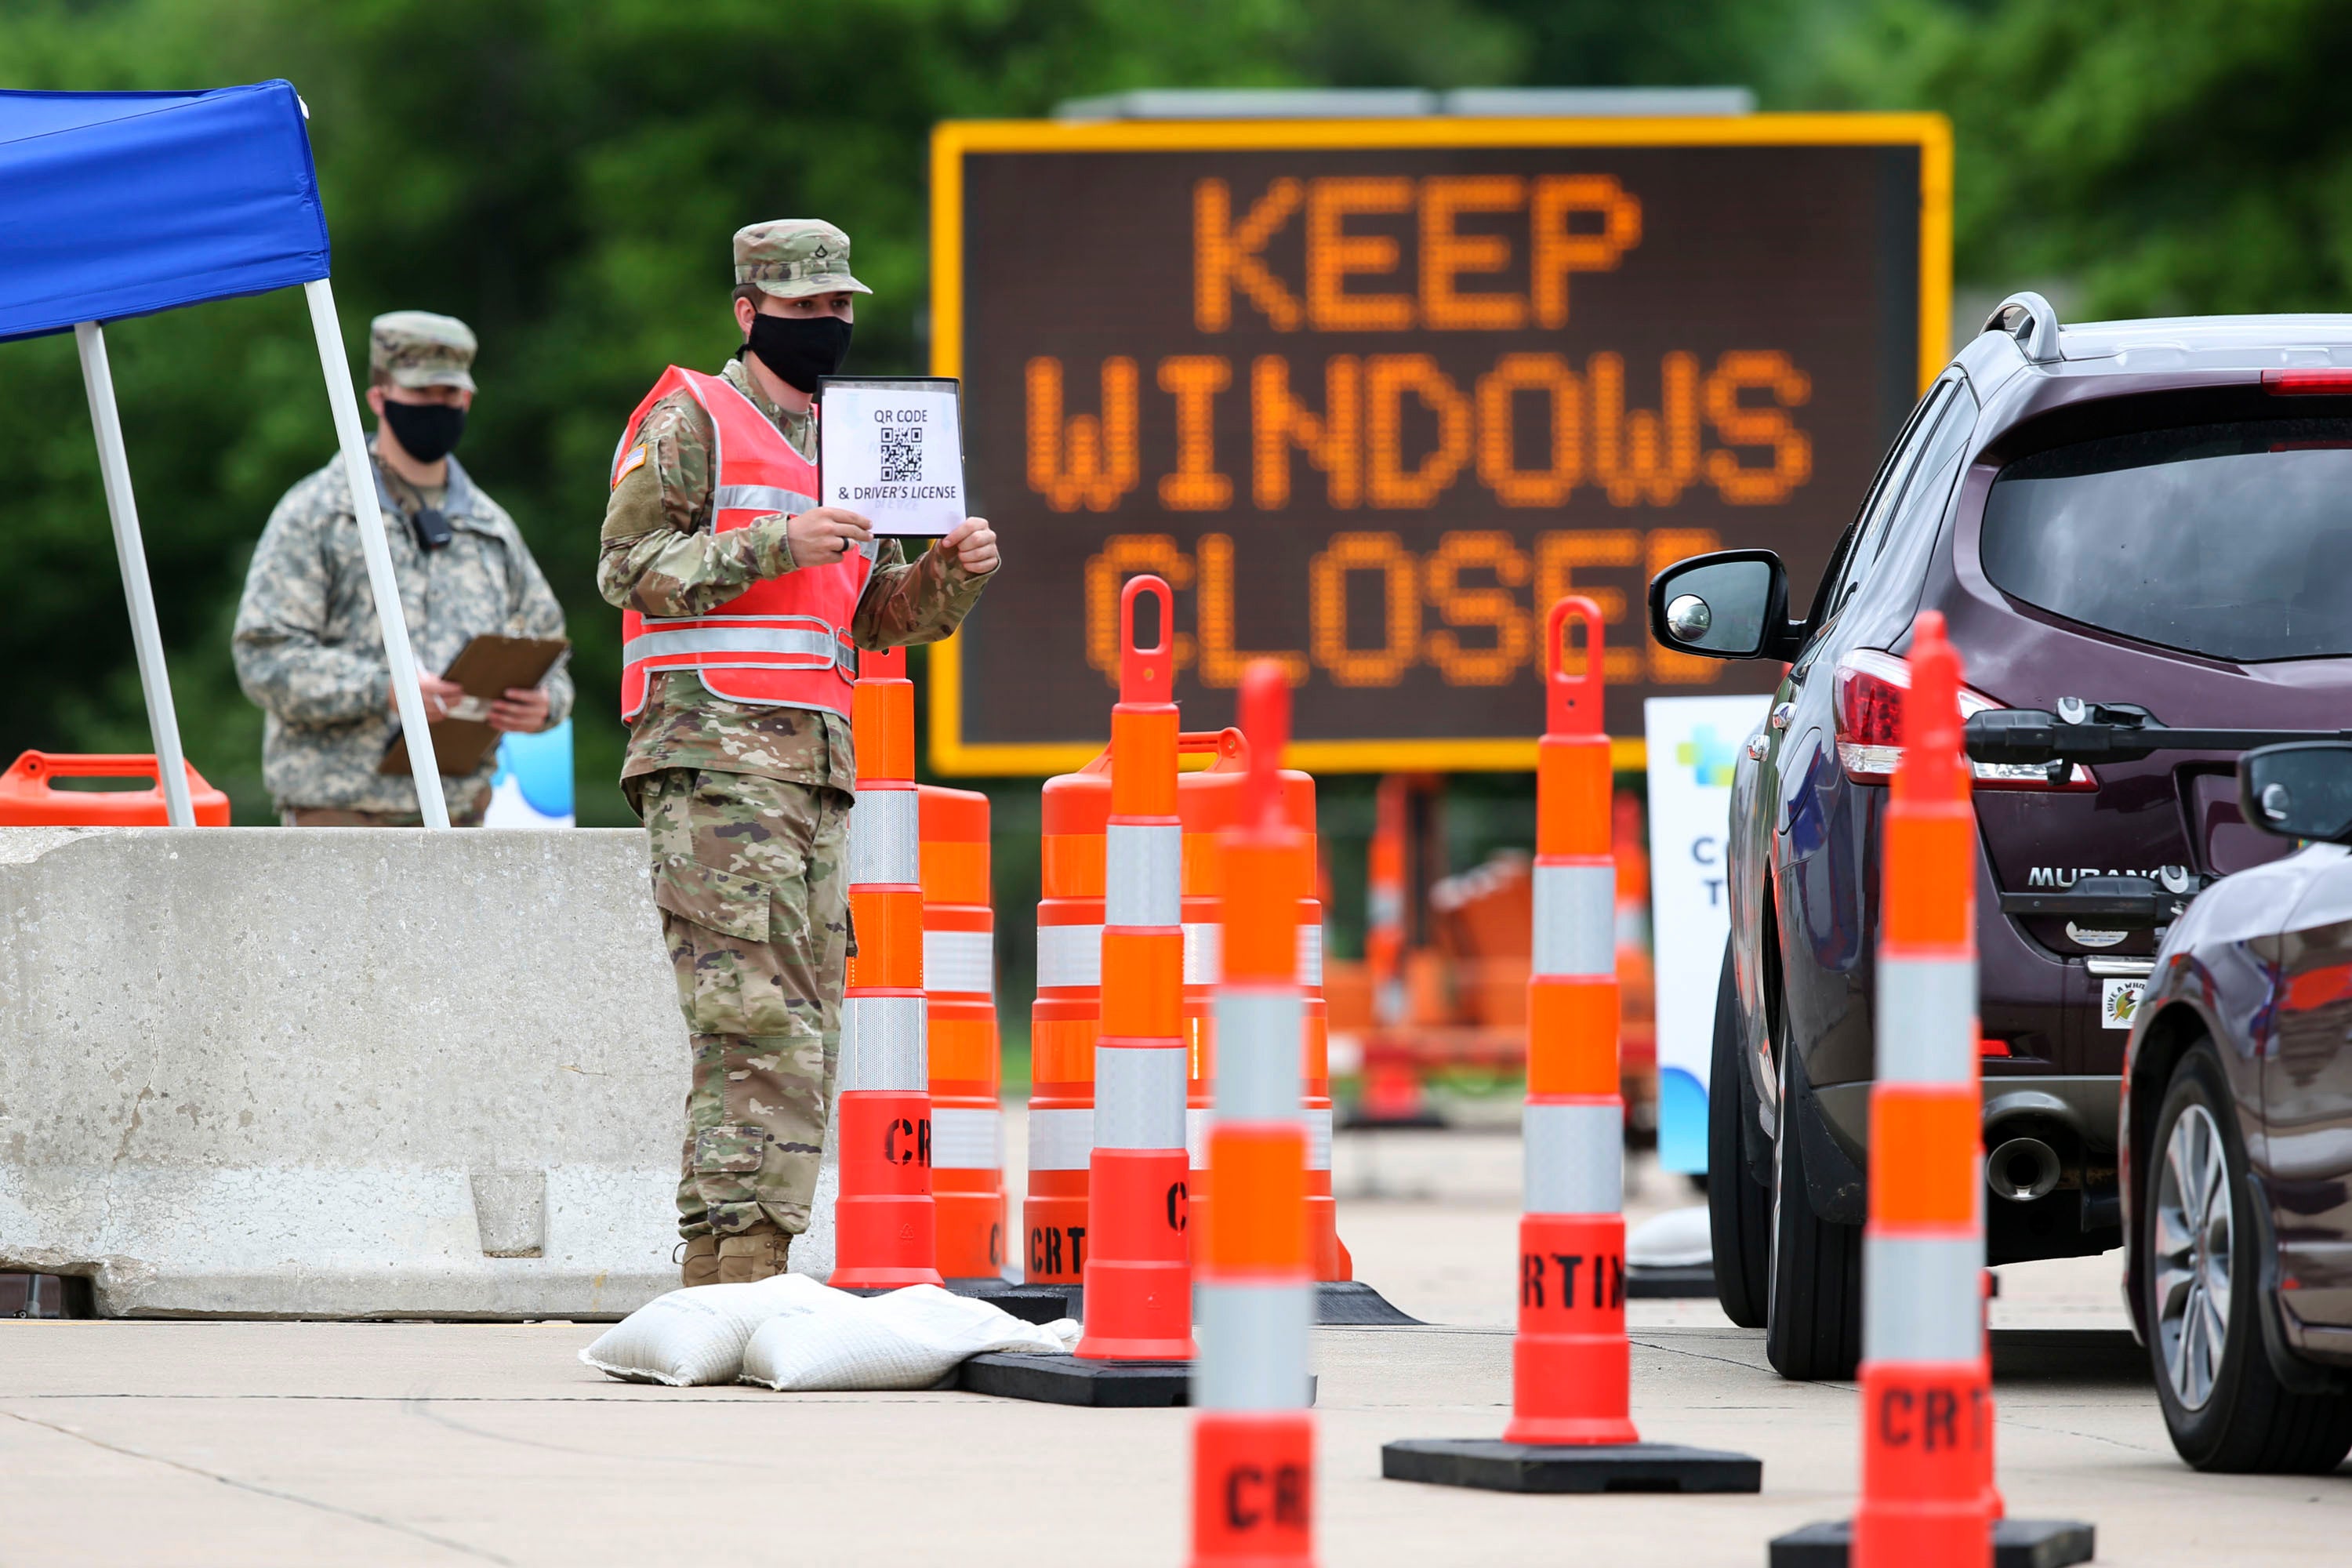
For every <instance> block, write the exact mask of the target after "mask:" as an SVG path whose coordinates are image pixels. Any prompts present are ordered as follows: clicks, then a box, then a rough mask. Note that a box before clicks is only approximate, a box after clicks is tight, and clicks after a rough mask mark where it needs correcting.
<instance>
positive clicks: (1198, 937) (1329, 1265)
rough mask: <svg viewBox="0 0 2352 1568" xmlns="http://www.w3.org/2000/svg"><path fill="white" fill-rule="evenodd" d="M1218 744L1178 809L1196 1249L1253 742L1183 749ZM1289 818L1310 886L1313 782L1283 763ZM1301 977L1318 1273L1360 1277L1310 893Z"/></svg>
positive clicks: (1225, 739) (1318, 907) (1316, 908)
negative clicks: (1341, 1210)
mask: <svg viewBox="0 0 2352 1568" xmlns="http://www.w3.org/2000/svg"><path fill="white" fill-rule="evenodd" d="M1212 749H1213V750H1214V751H1215V752H1216V753H1217V760H1216V761H1215V762H1214V763H1211V764H1210V765H1209V766H1208V767H1207V768H1205V769H1203V770H1202V771H1200V772H1198V773H1185V774H1183V775H1181V777H1180V778H1179V779H1178V780H1177V781H1176V808H1177V815H1178V816H1180V817H1181V819H1182V821H1183V824H1184V870H1183V877H1184V1047H1185V1061H1186V1077H1185V1085H1184V1107H1185V1109H1184V1144H1185V1147H1186V1149H1187V1150H1189V1151H1190V1153H1191V1159H1192V1232H1193V1236H1192V1246H1193V1249H1194V1252H1195V1255H1196V1256H1197V1254H1198V1252H1199V1249H1200V1247H1201V1245H1202V1233H1203V1232H1204V1231H1205V1230H1206V1228H1207V1226H1208V1224H1209V1213H1208V1209H1209V1196H1210V1193H1209V1173H1208V1158H1207V1154H1208V1127H1209V1122H1210V1121H1211V1119H1212V1109H1211V1108H1212V1103H1213V1095H1214V1093H1215V1089H1216V1023H1215V1017H1214V1012H1215V997H1216V989H1217V984H1218V982H1219V979H1220V969H1221V963H1222V951H1223V950H1222V948H1221V946H1220V940H1221V935H1220V932H1221V927H1220V922H1221V921H1222V919H1223V914H1222V903H1223V893H1224V875H1223V865H1222V861H1221V858H1220V853H1219V840H1220V838H1221V837H1223V834H1224V833H1225V832H1226V831H1227V830H1228V829H1229V828H1231V827H1232V826H1234V824H1235V823H1236V822H1238V821H1239V815H1238V814H1239V812H1240V809H1241V799H1242V790H1241V784H1242V782H1243V780H1244V777H1245V775H1246V773H1247V770H1248V767H1249V765H1250V764H1249V747H1248V745H1247V743H1246V742H1244V739H1243V737H1242V734H1241V731H1238V730H1226V731H1222V732H1221V733H1217V734H1208V733H1200V734H1188V735H1184V736H1182V737H1181V738H1180V741H1179V750H1180V751H1181V752H1203V751H1209V750H1212ZM1277 777H1278V779H1279V782H1280V785H1281V804H1282V811H1283V818H1284V820H1285V821H1286V822H1287V823H1288V824H1289V825H1290V826H1291V827H1292V828H1294V829H1296V830H1297V833H1298V834H1299V835H1300V837H1299V839H1298V843H1299V846H1300V848H1299V853H1300V854H1301V855H1302V856H1303V857H1304V858H1305V862H1306V864H1305V868H1304V869H1303V870H1302V871H1301V873H1300V880H1299V886H1300V887H1301V888H1303V889H1309V890H1310V891H1311V890H1312V889H1314V887H1315V886H1316V879H1315V847H1316V840H1315V780H1314V777H1313V775H1311V774H1308V773H1301V772H1299V771H1298V770H1297V769H1296V768H1284V769H1281V770H1278V773H1277ZM1298 922H1299V923H1298V978H1299V984H1300V987H1301V990H1302V994H1303V999H1304V1014H1305V1016H1304V1027H1303V1031H1302V1034H1301V1039H1300V1048H1301V1051H1302V1067H1303V1070H1304V1072H1305V1075H1306V1096H1307V1099H1306V1106H1305V1114H1306V1118H1307V1152H1308V1161H1307V1166H1308V1169H1307V1224H1308V1227H1309V1235H1310V1236H1311V1237H1312V1238H1313V1254H1314V1258H1315V1277H1316V1278H1317V1279H1331V1280H1342V1279H1353V1278H1355V1266H1354V1262H1353V1260H1352V1259H1351V1258H1349V1255H1348V1249H1347V1247H1345V1246H1344V1245H1343V1244H1342V1243H1341V1242H1340V1240H1339V1231H1338V1226H1337V1216H1336V1211H1335V1209H1334V1205H1333V1202H1332V1197H1331V1047H1330V1037H1331V1018H1330V1010H1329V1009H1328V1007H1327V1006H1326V1005H1324V1001H1323V906H1322V903H1321V901H1320V900H1317V899H1314V898H1311V897H1309V898H1303V899H1301V900H1299V908H1298Z"/></svg>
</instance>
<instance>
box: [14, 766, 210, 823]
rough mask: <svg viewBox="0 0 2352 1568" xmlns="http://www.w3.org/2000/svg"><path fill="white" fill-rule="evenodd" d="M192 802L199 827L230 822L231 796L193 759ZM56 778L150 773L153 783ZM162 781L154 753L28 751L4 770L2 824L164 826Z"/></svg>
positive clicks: (190, 774) (128, 776)
mask: <svg viewBox="0 0 2352 1568" xmlns="http://www.w3.org/2000/svg"><path fill="white" fill-rule="evenodd" d="M186 767H187V770H188V804H189V805H192V806H194V808H195V813H196V826H198V827H226V826H228V796H226V795H223V794H222V793H221V792H220V791H218V790H216V789H215V788H213V786H212V785H210V784H206V783H205V780H204V775H203V774H201V773H197V772H196V766H195V764H194V763H187V764H186ZM58 779H152V780H154V781H155V783H154V785H153V787H152V788H149V789H110V790H92V789H66V790H61V789H58V788H57V787H56V781H57V780H58ZM170 820H171V818H170V817H169V816H166V815H165V812H164V808H163V779H162V777H161V775H160V774H159V773H157V771H156V766H155V759H154V758H153V757H152V756H140V755H137V754H135V753H134V754H128V755H124V754H114V753H109V754H104V755H95V756H93V755H76V754H72V753H68V752H25V753H24V754H23V755H21V756H19V757H18V758H17V759H16V762H15V763H12V764H10V766H9V769H8V771H7V772H6V773H0V827H162V826H164V825H165V824H166V823H168V822H169V821H170Z"/></svg>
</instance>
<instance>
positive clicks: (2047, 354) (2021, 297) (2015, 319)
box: [1984, 289, 2064, 364]
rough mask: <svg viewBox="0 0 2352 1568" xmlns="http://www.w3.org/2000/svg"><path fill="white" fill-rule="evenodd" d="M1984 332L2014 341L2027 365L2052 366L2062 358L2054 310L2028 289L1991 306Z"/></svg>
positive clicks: (2056, 314)
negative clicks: (2013, 339) (2010, 338)
mask: <svg viewBox="0 0 2352 1568" xmlns="http://www.w3.org/2000/svg"><path fill="white" fill-rule="evenodd" d="M1984 330H1985V331H1988V332H2007V333H2008V334H2009V335H2010V336H2011V337H2012V338H2015V339H2016V340H2017V346H2018V349H2019V351H2020V352H2021V353H2023V354H2024V355H2025V357H2026V360H2027V362H2028V363H2032V364H2055V363H2057V362H2058V361H2059V360H2060V359H2062V358H2063V357H2064V356H2063V355H2062V354H2061V353H2059V351H2058V310H2057V308H2056V307H2055V306H2053V305H2052V304H2051V303H2050V301H2049V300H2045V299H2043V298H2042V296H2041V295H2039V294H2036V293H2034V292H2033V291H2032V289H2024V290H2022V291H2021V292H2019V293H2015V294H2011V296H2010V297H2009V298H2008V299H2006V300H2002V301H2001V302H2000V304H1998V305H1996V306H1994V307H1993V312H1992V314H1991V315H1990V316H1987V317H1986V318H1985V324H1984Z"/></svg>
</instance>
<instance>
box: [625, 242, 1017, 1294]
mask: <svg viewBox="0 0 2352 1568" xmlns="http://www.w3.org/2000/svg"><path fill="white" fill-rule="evenodd" d="M734 249H735V284H736V287H735V321H736V325H737V326H738V328H740V330H741V331H742V334H743V346H742V348H741V349H740V350H739V351H738V352H737V354H736V357H735V358H734V359H733V360H731V361H730V362H729V363H728V364H727V365H726V367H725V368H724V369H723V370H722V371H720V372H719V374H716V375H706V374H701V373H700V372H698V371H690V370H683V369H680V368H678V367H677V366H676V365H673V366H671V367H670V368H669V369H668V370H667V371H666V372H665V373H664V374H663V375H662V377H661V379H660V380H659V381H658V382H656V384H654V388H653V390H652V391H651V392H648V393H647V394H646V396H645V400H644V401H643V402H642V403H640V404H639V405H637V408H636V411H635V413H634V414H632V415H630V416H629V420H628V424H627V425H626V426H625V427H624V429H623V431H622V434H621V440H620V444H619V446H618V447H617V449H616V450H615V453H614V461H613V469H612V487H613V488H612V496H611V500H609V502H608V503H607V505H606V508H605V512H604V537H603V542H602V544H601V546H600V550H601V554H600V559H599V560H598V563H597V570H596V584H597V588H598V590H599V591H600V592H602V593H603V595H604V598H605V599H606V601H608V602H609V603H611V604H613V605H617V606H618V607H619V608H620V610H621V612H622V639H623V641H622V650H621V657H622V668H621V712H622V717H623V718H625V720H627V721H628V723H629V749H628V757H627V761H626V762H625V764H624V765H623V767H622V770H621V787H622V789H623V790H624V791H625V793H626V794H627V795H628V796H629V801H630V804H631V805H634V806H635V808H636V811H637V814H638V815H639V816H642V817H643V818H644V819H645V823H646V832H647V834H648V835H649V836H650V837H651V839H652V846H653V889H654V902H655V904H656V906H657V908H658V909H659V910H660V913H661V922H662V931H663V934H664V936H665V937H666V938H667V942H668V945H669V952H670V960H671V963H672V965H673V966H674V968H675V969H676V971H677V991H678V1005H679V1007H680V1008H681V1009H682V1010H683V1011H684V1013H685V1015H686V1021H687V1028H688V1031H689V1032H690V1033H691V1036H692V1041H693V1054H694V1067H693V1076H692V1080H691V1086H690V1088H689V1089H688V1095H687V1126H686V1139H685V1145H684V1149H683V1151H682V1153H681V1157H680V1163H681V1166H682V1169H681V1171H680V1173H679V1178H678V1189H677V1209H678V1231H679V1234H680V1235H681V1236H682V1237H684V1238H685V1244H684V1249H683V1250H684V1270H683V1272H684V1279H685V1282H686V1283H687V1284H688V1285H704V1284H716V1283H719V1282H722V1281H724V1282H730V1283H733V1282H747V1281H751V1280H754V1279H765V1278H767V1277H768V1276H770V1275H772V1274H778V1273H782V1271H783V1269H784V1268H785V1264H786V1260H787V1255H788V1251H789V1248H790V1247H791V1244H792V1238H793V1237H794V1236H797V1235H799V1234H800V1233H801V1232H802V1231H803V1230H805V1229H806V1228H807V1226H808V1223H809V1205H810V1202H811V1199H812V1198H813V1197H814V1193H815V1189H816V1175H817V1156H818V1152H819V1151H820V1149H821V1148H822V1147H823V1145H824V1130H825V1119H826V1114H827V1106H828V1104H829V1103H830V1100H831V1098H832V1089H833V1082H834V1070H835V1063H836V1061H837V1059H838V1056H839V1049H840V1028H841V994H842V984H843V979H844V965H845V961H846V959H847V956H848V953H849V952H851V951H852V947H851V944H852V943H853V942H854V941H855V938H854V935H853V933H852V932H851V931H850V929H849V912H848V898H847V895H848V875H847V873H848V867H847V865H846V842H847V833H846V827H847V822H848V816H849V807H850V805H851V800H852V792H853V791H854V789H855V788H856V776H857V773H856V758H855V756H854V754H853V752H852V750H851V743H850V726H849V695H850V685H851V682H852V681H853V680H854V679H855V678H856V673H857V666H856V649H857V648H860V647H867V648H884V647H898V646H901V645H904V644H908V643H920V642H931V641H935V640H937V639H938V638H940V637H946V636H947V635H948V634H949V633H950V632H952V631H953V630H955V628H956V626H958V625H959V624H960V623H961V621H962V619H963V617H964V616H965V614H966V613H967V612H969V611H970V610H971V606H972V605H973V603H974V602H975V601H976V600H978V599H979V597H980V593H981V589H982V587H983V586H984V585H985V584H986V583H987V580H988V576H989V574H991V573H992V572H994V571H995V570H996V564H997V552H996V535H995V533H994V532H993V531H991V529H990V528H989V526H988V523H987V522H986V521H984V520H983V519H981V518H967V519H965V520H964V521H963V522H962V523H961V524H960V525H958V526H957V527H956V528H955V529H954V530H953V531H950V533H949V534H948V535H947V536H946V537H945V538H943V539H940V540H938V541H937V542H934V543H933V544H932V545H931V546H930V547H929V549H926V550H923V551H921V552H919V553H918V554H916V555H915V556H914V558H913V559H911V560H908V559H905V558H904V557H903V554H902V551H901V547H900V544H899V542H898V541H897V540H877V539H876V538H875V537H874V535H873V531H872V529H871V527H870V526H869V524H868V523H867V521H866V519H865V518H863V517H860V516H858V515H857V514H856V513H855V512H850V511H845V510H840V509H838V508H834V507H821V506H819V505H817V503H816V500H815V499H814V498H815V496H816V493H817V473H816V464H815V458H816V414H815V411H814V394H815V392H816V390H817V383H818V378H819V377H820V376H824V375H829V374H833V373H834V372H835V370H837V369H838V368H839V366H840V364H841V362H842V359H843V357H844V355H845V353H847V352H848V348H849V339H850V323H851V321H853V320H854V318H855V313H856V312H855V301H856V297H857V296H858V295H860V294H865V293H870V292H871V290H870V289H867V288H866V285H865V284H863V283H860V282H859V281H857V279H856V278H855V277H853V276H852V275H851V273H850V270H849V237H848V236H847V235H845V234H844V233H842V231H841V230H839V229H837V228H835V227H834V226H832V225H831V224H828V223H820V222H817V221H815V220H814V219H802V218H786V219H782V220H781V221H777V222H773V223H762V224H753V225H752V226H750V227H748V228H744V229H741V230H740V231H738V232H737V234H736V236H735V246H734Z"/></svg>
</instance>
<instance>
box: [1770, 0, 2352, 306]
mask: <svg viewBox="0 0 2352 1568" xmlns="http://www.w3.org/2000/svg"><path fill="white" fill-rule="evenodd" d="M1813 69H1814V70H1815V71H1816V73H1817V74H1816V75H1815V76H1814V77H1813V78H1812V79H1811V83H1810V84H1809V85H1808V87H1807V89H1806V90H1807V91H1808V92H1809V93H1810V95H1811V96H1812V97H1813V98H1814V99H1815V100H1817V101H1821V102H1824V103H1831V104H1853V105H1865V104H1866V105H1874V106H1887V107H1905V108H1912V107H1919V108H1933V109H1940V110H1944V111H1945V112H1947V113H1948V114H1950V115H1951V116H1952V119H1953V122H1954V128H1955V131H1956V132H1957V140H1958V178H1957V186H1958V189H1957V193H1956V195H1957V205H1958V211H1957V215H1956V216H1957V226H1958V236H1957V239H1958V256H1957V263H1958V271H1959V273H1960V275H1961V277H1963V278H1964V279H1970V280H1973V281H1978V282H1981V283H1987V284H1990V285H1994V286H1997V287H2006V286H2007V285H2008V284H2010V283H2011V282H2012V281H2016V280H2020V279H2030V278H2035V277H2046V276H2053V275H2054V276H2061V277H2064V278H2067V279H2071V280H2073V281H2074V282H2075V283H2076V284H2077V285H2078V286H2079V288H2080V289H2081V290H2082V293H2083V298H2084V307H2085V308H2086V309H2087V310H2089V311H2091V312H2092V313H2094V314H2095V315H2100V316H2137V315H2170V314H2197V313H2205V312H2214V311H2241V310H2342V309H2344V308H2345V306H2346V302H2347V300H2352V127H2347V125H2346V124H2345V122H2344V118H2343V115H2342V113H2341V105H2342V101H2343V100H2341V99H2340V98H2338V97H2337V96H2336V95H2337V94H2338V93H2340V92H2341V91H2342V90H2343V86H2342V84H2343V82H2344V80H2345V79H2346V75H2347V69H2352V8H2347V7H2346V6H2344V5H2340V4H2335V3H2332V0H1994V3H1991V4H1975V3H1965V0H1891V3H1884V4H1879V5H1874V6H1872V7H1871V8H1869V9H1868V10H1866V11H1864V12H1862V13H1860V14H1858V15H1856V16H1852V17H1850V18H1849V19H1848V20H1847V22H1846V24H1845V26H1843V29H1842V30H1841V31H1840V32H1839V33H1838V34H1837V35H1836V37H1834V38H1833V39H1832V41H1831V42H1830V44H1829V46H1828V47H1825V48H1824V50H1823V51H1822V56H1821V57H1820V58H1819V61H1818V63H1817V64H1816V65H1815V66H1814V67H1813Z"/></svg>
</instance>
